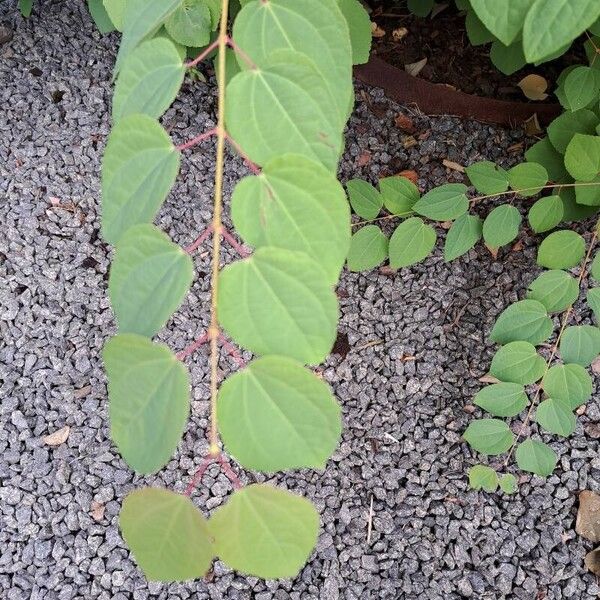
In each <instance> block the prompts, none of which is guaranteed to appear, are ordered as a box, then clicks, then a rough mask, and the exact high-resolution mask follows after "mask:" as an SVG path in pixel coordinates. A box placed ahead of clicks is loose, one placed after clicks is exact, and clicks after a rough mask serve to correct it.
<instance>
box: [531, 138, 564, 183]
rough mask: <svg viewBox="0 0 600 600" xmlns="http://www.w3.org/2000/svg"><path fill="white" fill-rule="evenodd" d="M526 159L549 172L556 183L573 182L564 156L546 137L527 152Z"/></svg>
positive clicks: (549, 175)
mask: <svg viewBox="0 0 600 600" xmlns="http://www.w3.org/2000/svg"><path fill="white" fill-rule="evenodd" d="M525 159H526V160H527V161H528V162H534V163H539V164H540V165H542V167H544V169H546V171H547V172H548V177H549V178H550V180H551V181H554V182H556V183H566V182H569V181H571V176H570V175H569V173H568V172H567V169H566V168H565V161H564V158H563V155H562V154H560V153H559V152H558V151H557V150H556V148H555V147H554V146H553V145H552V143H551V142H550V140H549V139H548V138H547V137H545V138H543V139H541V140H540V141H539V142H536V143H535V144H534V145H533V146H531V148H529V150H527V152H525Z"/></svg>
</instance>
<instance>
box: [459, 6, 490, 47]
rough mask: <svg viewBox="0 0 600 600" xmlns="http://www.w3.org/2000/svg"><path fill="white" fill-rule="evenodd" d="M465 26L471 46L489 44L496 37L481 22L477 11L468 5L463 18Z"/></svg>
mask: <svg viewBox="0 0 600 600" xmlns="http://www.w3.org/2000/svg"><path fill="white" fill-rule="evenodd" d="M465 28H466V30H467V36H468V38H469V42H470V43H471V45H472V46H481V45H483V44H489V43H490V42H493V41H494V40H495V39H496V38H495V36H494V34H493V33H492V32H491V31H490V30H489V29H488V28H487V27H486V26H485V25H484V24H483V23H482V22H481V19H480V18H479V17H478V16H477V13H476V12H475V11H474V10H472V9H470V7H469V9H468V10H467V16H466V18H465Z"/></svg>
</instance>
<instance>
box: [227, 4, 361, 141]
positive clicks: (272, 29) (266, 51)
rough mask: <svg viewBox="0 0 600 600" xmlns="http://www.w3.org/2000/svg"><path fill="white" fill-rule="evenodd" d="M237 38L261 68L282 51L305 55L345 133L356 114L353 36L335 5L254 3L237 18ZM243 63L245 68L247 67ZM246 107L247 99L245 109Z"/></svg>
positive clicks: (244, 103) (238, 42) (244, 101)
mask: <svg viewBox="0 0 600 600" xmlns="http://www.w3.org/2000/svg"><path fill="white" fill-rule="evenodd" d="M233 38H234V40H235V41H236V43H237V44H238V45H239V46H240V47H241V48H242V49H243V50H244V51H245V52H246V53H247V54H248V55H250V56H251V57H252V60H253V61H254V62H255V63H256V64H257V65H258V66H259V67H260V68H263V67H265V64H266V63H268V62H269V61H270V57H271V56H272V55H273V54H274V52H276V51H277V50H279V49H281V48H287V49H291V50H296V51H297V52H301V53H304V54H306V55H307V56H308V57H309V58H310V59H311V61H312V63H313V65H314V67H315V68H316V69H318V70H319V73H320V74H321V77H322V79H323V81H324V82H325V84H326V85H327V86H328V89H329V92H330V95H331V98H332V99H333V104H332V106H333V107H335V110H336V112H337V114H338V119H337V121H336V123H337V125H338V128H339V129H340V130H341V128H342V127H343V125H344V123H345V121H346V119H347V117H348V116H349V114H350V112H351V109H352V98H353V95H354V90H353V85H352V47H351V43H350V32H349V29H348V23H347V21H346V18H345V17H344V15H343V14H342V11H341V9H340V8H339V6H338V4H337V2H335V1H334V0H295V1H294V2H289V1H288V0H270V1H269V2H250V3H248V4H247V5H246V6H244V8H243V9H242V10H241V11H240V13H239V14H238V16H237V18H236V19H235V23H234V25H233ZM239 60H240V64H241V66H242V68H248V67H247V65H246V64H243V60H242V59H241V58H239ZM306 85H308V82H307V83H306ZM303 87H305V86H303ZM247 105H248V97H246V98H244V99H243V103H242V105H241V107H244V106H247ZM251 105H252V104H250V106H251ZM313 118H314V117H313Z"/></svg>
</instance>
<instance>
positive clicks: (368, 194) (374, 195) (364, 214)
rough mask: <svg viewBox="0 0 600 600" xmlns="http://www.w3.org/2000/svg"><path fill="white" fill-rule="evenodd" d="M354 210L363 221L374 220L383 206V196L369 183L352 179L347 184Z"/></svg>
mask: <svg viewBox="0 0 600 600" xmlns="http://www.w3.org/2000/svg"><path fill="white" fill-rule="evenodd" d="M346 189H347V190H348V196H349V199H350V205H351V206H352V210H354V212H355V213H356V214H357V215H358V216H359V217H361V218H363V219H368V220H371V219H374V218H375V217H376V216H377V215H378V214H379V212H380V211H381V208H382V206H383V198H382V197H381V194H380V193H379V192H378V191H377V190H376V189H375V188H374V187H373V186H372V185H371V184H370V183H369V182H368V181H363V180H362V179H352V180H351V181H349V182H348V183H347V184H346Z"/></svg>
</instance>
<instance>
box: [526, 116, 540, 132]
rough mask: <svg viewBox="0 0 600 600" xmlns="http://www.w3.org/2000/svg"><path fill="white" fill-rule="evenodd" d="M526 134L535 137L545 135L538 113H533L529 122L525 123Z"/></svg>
mask: <svg viewBox="0 0 600 600" xmlns="http://www.w3.org/2000/svg"><path fill="white" fill-rule="evenodd" d="M525 133H526V134H527V135H528V136H535V135H540V134H542V133H544V130H543V129H542V128H541V126H540V122H539V120H538V116H537V113H533V114H532V115H531V117H529V119H527V121H525Z"/></svg>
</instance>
